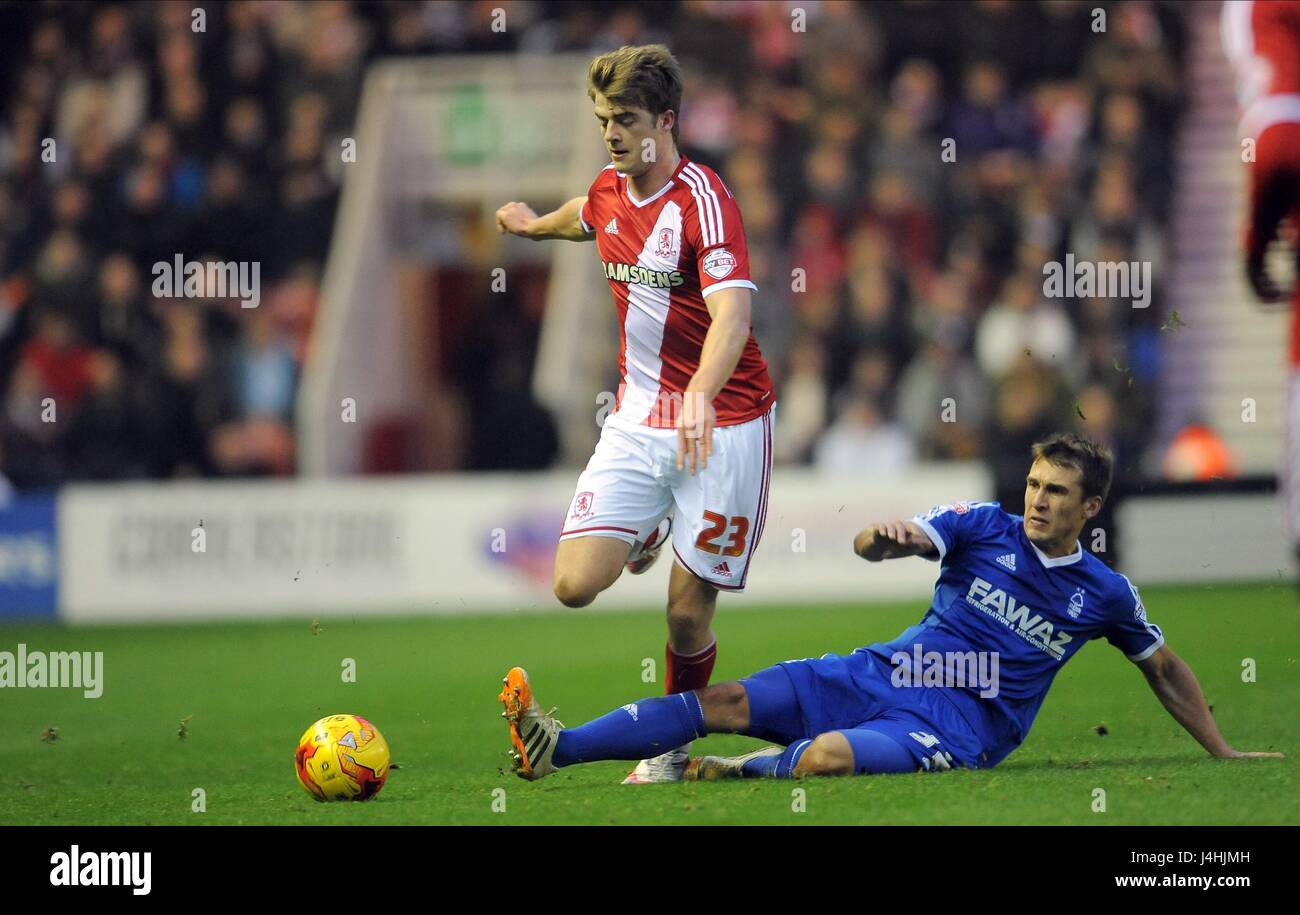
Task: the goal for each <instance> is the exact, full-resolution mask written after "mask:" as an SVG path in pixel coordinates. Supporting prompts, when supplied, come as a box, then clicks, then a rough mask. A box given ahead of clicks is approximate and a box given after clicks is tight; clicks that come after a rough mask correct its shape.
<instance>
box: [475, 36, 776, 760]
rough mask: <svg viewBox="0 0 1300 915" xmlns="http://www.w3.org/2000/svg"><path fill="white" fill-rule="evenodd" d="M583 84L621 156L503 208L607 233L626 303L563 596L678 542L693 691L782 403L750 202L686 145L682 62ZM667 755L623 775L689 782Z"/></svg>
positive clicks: (737, 571)
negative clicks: (550, 198)
mask: <svg viewBox="0 0 1300 915" xmlns="http://www.w3.org/2000/svg"><path fill="white" fill-rule="evenodd" d="M587 83H588V88H587V94H588V95H589V96H590V98H591V100H592V102H593V104H594V108H595V117H596V120H597V122H598V123H599V125H600V130H601V137H602V139H603V141H604V143H605V147H606V150H607V151H608V153H609V156H610V160H611V161H610V164H609V165H607V166H605V168H604V169H603V170H602V171H601V172H600V173H599V174H598V175H597V176H596V180H595V181H593V182H592V185H591V188H590V189H589V190H588V191H587V195H586V196H585V197H575V198H574V199H572V200H570V201H569V202H568V203H566V204H564V205H563V206H561V207H560V208H559V209H557V210H555V211H554V212H551V213H548V214H546V215H545V216H541V217H539V216H538V215H537V214H536V213H534V212H533V210H531V209H530V208H529V207H528V206H527V205H526V204H523V203H519V202H511V203H507V204H506V205H505V206H503V207H501V209H499V210H498V211H497V214H496V219H497V228H498V230H499V231H501V232H510V233H512V234H515V235H521V236H523V237H525V238H532V239H549V238H559V239H566V240H569V241H592V240H594V241H595V242H596V249H597V251H598V253H599V255H600V261H601V269H602V270H603V272H604V274H605V276H606V278H607V279H608V280H609V286H610V290H611V291H612V292H613V294H614V303H615V305H616V307H617V308H618V316H619V322H620V327H619V338H620V349H619V372H620V375H621V383H620V385H619V392H618V397H617V400H616V403H615V408H614V410H613V412H611V413H610V415H609V416H608V418H607V419H606V420H605V423H604V425H603V427H602V429H601V434H600V440H599V442H598V443H597V444H596V449H595V452H594V453H593V454H592V457H591V460H590V462H588V464H587V467H586V469H585V470H583V472H582V475H581V476H580V477H579V478H578V485H577V489H576V492H575V495H574V498H573V502H572V504H571V506H570V509H569V514H568V517H567V518H566V520H565V524H564V528H563V530H562V531H561V534H560V543H559V547H558V549H557V551H556V555H555V595H556V597H558V598H559V599H560V601H561V602H562V603H564V604H565V605H566V606H570V607H584V606H586V605H587V604H590V603H591V602H592V601H593V600H595V599H596V595H598V594H599V593H600V592H601V591H603V590H605V589H606V588H608V587H609V586H610V585H612V584H613V583H614V582H615V581H616V580H617V579H618V577H619V575H620V574H621V573H622V571H623V569H624V568H627V569H628V571H630V572H632V573H634V574H639V573H641V572H644V571H645V569H646V568H648V567H649V566H650V564H651V563H652V562H653V561H654V559H655V558H656V556H657V555H658V553H659V551H660V550H661V549H662V548H663V546H664V544H665V543H666V542H667V541H668V540H669V539H671V541H672V548H673V552H674V554H675V555H676V560H677V561H676V563H675V564H674V565H673V569H672V573H671V576H670V578H669V582H668V645H667V651H666V661H667V677H666V681H667V682H666V688H667V692H668V693H689V692H690V691H692V690H697V689H701V688H703V687H704V686H706V685H707V684H708V682H709V676H710V674H711V673H712V671H713V665H714V660H715V658H716V656H717V640H716V638H715V637H714V634H713V630H712V628H711V622H712V619H713V613H714V610H715V608H716V603H717V594H718V591H719V590H728V591H741V590H744V587H745V580H746V578H747V575H748V571H749V563H750V560H751V558H752V557H753V554H754V550H755V549H756V548H757V546H758V541H759V538H760V537H761V536H762V533H763V522H764V519H765V517H766V513H767V494H768V481H769V477H770V476H771V467H772V422H773V417H774V412H773V408H774V405H775V401H776V396H775V393H774V391H773V388H772V382H771V379H770V378H769V377H768V373H767V363H766V362H765V361H764V360H763V356H762V353H760V352H759V349H758V344H757V343H756V342H755V341H754V337H753V334H752V333H751V332H750V308H751V294H752V293H753V292H754V291H755V286H754V284H753V282H752V281H751V280H750V277H749V255H748V252H747V250H746V247H745V230H744V226H743V225H742V224H741V219H740V210H739V208H738V207H737V205H736V201H735V198H733V197H732V194H731V191H729V190H728V189H727V187H726V185H724V184H723V183H722V181H721V179H719V178H718V176H717V174H715V173H714V171H713V170H712V169H710V168H708V167H706V166H703V165H700V164H698V163H695V162H691V161H690V160H688V159H687V158H686V157H685V156H683V155H681V154H680V153H679V152H678V150H677V134H678V117H677V116H678V112H679V111H680V110H681V98H682V76H681V70H680V68H679V66H678V64H677V61H676V60H675V59H674V58H673V55H672V53H671V52H670V51H669V50H668V49H667V48H666V47H664V46H663V45H646V46H642V47H622V48H619V49H618V50H617V51H612V52H610V53H608V54H604V55H601V56H600V57H598V58H596V59H595V60H594V61H592V63H591V66H590V68H589V69H588V71H587ZM670 513H671V514H672V516H673V517H671V518H670V517H669V516H670ZM664 749H665V750H666V751H667V752H665V753H663V754H662V755H660V756H658V757H656V758H654V759H649V760H643V761H642V762H641V763H640V764H638V766H637V767H636V769H635V770H634V771H633V772H632V774H631V775H629V776H628V778H627V779H626V780H625V782H624V784H644V783H648V782H660V781H677V780H678V779H680V778H681V776H682V771H683V770H684V769H685V766H686V762H687V759H688V755H687V749H688V748H687V747H678V748H668V747H665V748H664Z"/></svg>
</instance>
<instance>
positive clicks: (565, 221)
mask: <svg viewBox="0 0 1300 915" xmlns="http://www.w3.org/2000/svg"><path fill="white" fill-rule="evenodd" d="M586 202H587V198H586V197H585V196H583V197H574V198H573V199H572V200H570V201H569V202H567V203H565V204H564V205H563V206H561V207H560V208H559V209H556V210H552V211H551V212H549V213H547V214H546V215H545V216H538V215H537V214H536V213H535V212H533V208H532V207H530V206H529V205H528V204H526V203H520V202H519V201H517V200H512V201H510V202H509V203H507V204H506V205H505V206H503V207H501V208H500V209H499V210H497V231H498V232H500V233H501V234H503V235H504V234H505V233H507V232H509V233H510V234H511V235H519V236H521V237H523V238H531V239H532V240H533V241H545V240H547V239H551V238H559V239H562V240H564V241H591V240H592V239H593V238H595V237H596V235H595V233H594V232H588V231H587V230H586V229H584V228H583V226H582V218H581V214H582V207H583V206H584V205H585V204H586Z"/></svg>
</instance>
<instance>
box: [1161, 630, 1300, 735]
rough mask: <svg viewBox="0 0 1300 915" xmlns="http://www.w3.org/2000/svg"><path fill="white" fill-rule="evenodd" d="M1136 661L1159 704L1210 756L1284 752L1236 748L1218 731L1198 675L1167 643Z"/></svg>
mask: <svg viewBox="0 0 1300 915" xmlns="http://www.w3.org/2000/svg"><path fill="white" fill-rule="evenodd" d="M1137 664H1138V667H1139V668H1140V669H1141V670H1142V674H1143V675H1144V676H1145V677H1146V678H1147V683H1148V684H1150V686H1151V690H1152V692H1154V693H1155V694H1156V697H1157V698H1159V700H1160V703H1161V704H1162V705H1163V706H1164V707H1165V709H1166V710H1168V712H1169V714H1170V715H1172V716H1173V717H1174V719H1175V720H1176V721H1177V722H1178V723H1179V724H1181V725H1182V726H1183V727H1184V728H1185V729H1186V730H1187V733H1189V734H1191V735H1192V736H1193V737H1195V738H1196V740H1197V742H1198V743H1199V744H1200V745H1201V746H1203V747H1205V749H1206V750H1208V751H1209V753H1210V755H1211V756H1215V757H1218V758H1220V759H1240V758H1243V757H1256V756H1271V757H1279V756H1282V755H1283V754H1281V753H1266V752H1246V751H1242V750H1234V749H1233V748H1232V747H1231V746H1230V745H1229V744H1228V741H1226V740H1224V738H1223V735H1222V734H1220V733H1219V727H1218V725H1217V724H1215V722H1214V716H1213V715H1211V714H1210V707H1209V705H1208V704H1207V703H1206V701H1205V696H1204V694H1203V693H1202V692H1201V686H1200V684H1199V683H1197V682H1196V675H1195V674H1194V673H1192V669H1191V668H1190V667H1188V666H1187V662H1186V661H1184V660H1183V659H1182V658H1180V657H1178V655H1176V654H1174V652H1173V650H1172V649H1170V647H1169V646H1168V645H1161V646H1160V647H1159V648H1158V649H1157V650H1156V651H1155V652H1154V653H1153V654H1152V655H1151V657H1149V658H1147V659H1146V660H1143V661H1138V662H1137Z"/></svg>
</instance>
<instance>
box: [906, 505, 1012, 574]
mask: <svg viewBox="0 0 1300 915" xmlns="http://www.w3.org/2000/svg"><path fill="white" fill-rule="evenodd" d="M1002 514H1003V512H1002V507H1001V506H1000V505H998V503H996V502H954V503H952V504H951V505H936V506H935V507H934V508H932V509H930V510H929V511H928V512H926V513H925V514H923V515H917V516H916V517H914V518H913V519H912V520H913V521H915V522H916V523H917V524H918V525H920V527H921V530H923V531H925V533H926V536H928V537H929V538H930V539H931V540H932V541H934V545H935V546H936V547H938V548H939V556H938V559H939V561H943V560H944V559H945V558H946V557H947V556H948V555H949V554H950V553H960V552H961V551H962V549H963V548H964V547H965V546H966V544H968V543H970V542H971V541H973V540H975V539H976V538H977V537H979V536H980V534H982V533H984V531H986V530H988V528H989V526H990V525H992V524H993V523H995V522H996V521H998V520H999V519H1000V518H1001V517H1002ZM928 558H930V559H934V558H935V557H934V556H930V557H928Z"/></svg>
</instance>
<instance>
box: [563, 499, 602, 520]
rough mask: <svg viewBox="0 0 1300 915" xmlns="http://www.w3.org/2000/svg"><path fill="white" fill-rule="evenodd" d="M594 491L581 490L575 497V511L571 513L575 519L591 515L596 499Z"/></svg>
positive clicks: (571, 516)
mask: <svg viewBox="0 0 1300 915" xmlns="http://www.w3.org/2000/svg"><path fill="white" fill-rule="evenodd" d="M595 499H596V496H595V494H594V493H589V492H580V493H578V494H577V496H575V497H574V499H573V513H572V514H570V515H569V517H570V518H572V519H573V520H574V521H582V520H583V519H584V518H590V517H591V503H592V502H593V501H595Z"/></svg>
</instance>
